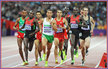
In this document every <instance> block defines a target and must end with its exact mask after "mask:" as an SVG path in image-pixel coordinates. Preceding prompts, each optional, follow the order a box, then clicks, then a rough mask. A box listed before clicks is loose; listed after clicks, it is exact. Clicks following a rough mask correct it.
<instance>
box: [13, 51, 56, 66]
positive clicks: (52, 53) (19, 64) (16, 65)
mask: <svg viewBox="0 0 108 69" xmlns="http://www.w3.org/2000/svg"><path fill="white" fill-rule="evenodd" d="M52 54H54V53H53V52H52V53H51V54H50V55H52ZM34 60H35V59H31V60H30V61H28V62H32V61H34ZM20 65H21V63H20V64H17V65H15V66H12V67H18V66H20Z"/></svg>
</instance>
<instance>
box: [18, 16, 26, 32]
mask: <svg viewBox="0 0 108 69" xmlns="http://www.w3.org/2000/svg"><path fill="white" fill-rule="evenodd" d="M24 22H25V21H24V20H22V17H20V20H19V28H21V27H22V26H23V24H24ZM19 32H21V33H25V28H24V29H22V30H19Z"/></svg>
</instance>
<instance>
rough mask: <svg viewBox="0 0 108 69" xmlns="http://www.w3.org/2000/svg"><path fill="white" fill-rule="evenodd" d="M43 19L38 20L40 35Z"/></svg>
mask: <svg viewBox="0 0 108 69" xmlns="http://www.w3.org/2000/svg"><path fill="white" fill-rule="evenodd" d="M43 21H44V19H43V18H42V19H41V20H40V24H39V28H40V33H42V24H43Z"/></svg>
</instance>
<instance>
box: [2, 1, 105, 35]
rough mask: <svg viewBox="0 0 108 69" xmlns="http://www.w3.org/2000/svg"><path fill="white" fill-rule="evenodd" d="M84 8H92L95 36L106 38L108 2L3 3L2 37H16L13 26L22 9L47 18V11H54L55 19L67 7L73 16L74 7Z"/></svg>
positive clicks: (91, 14)
mask: <svg viewBox="0 0 108 69" xmlns="http://www.w3.org/2000/svg"><path fill="white" fill-rule="evenodd" d="M83 6H87V7H89V8H90V10H89V15H90V16H92V17H93V18H94V20H95V22H96V23H95V24H96V26H95V30H94V34H93V35H95V36H103V35H104V36H105V35H106V29H107V25H106V2H8V1H6V2H2V8H1V12H2V17H1V28H2V36H13V35H15V32H17V31H15V30H13V25H14V24H15V21H16V19H17V18H18V17H19V16H20V12H21V10H22V9H26V10H27V11H30V10H33V11H34V12H36V11H41V13H42V16H43V17H45V15H46V10H47V9H52V10H53V13H54V15H53V17H55V15H56V10H57V9H61V10H63V11H64V9H65V7H68V8H69V11H70V12H69V13H68V14H70V15H71V14H72V10H73V7H78V8H79V9H80V8H81V7H83Z"/></svg>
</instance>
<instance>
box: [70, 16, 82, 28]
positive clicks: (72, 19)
mask: <svg viewBox="0 0 108 69" xmlns="http://www.w3.org/2000/svg"><path fill="white" fill-rule="evenodd" d="M79 17H80V15H78V16H77V17H76V18H73V15H72V16H71V19H70V23H71V25H70V28H71V29H78V24H77V22H80V21H79ZM76 21H77V22H76Z"/></svg>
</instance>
